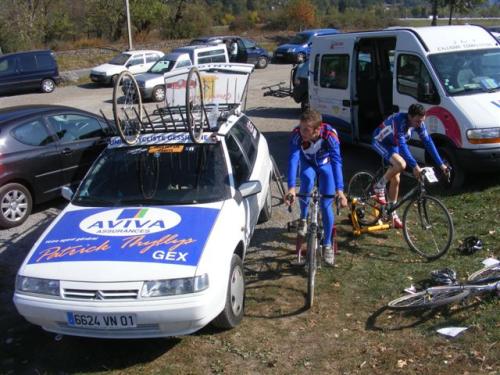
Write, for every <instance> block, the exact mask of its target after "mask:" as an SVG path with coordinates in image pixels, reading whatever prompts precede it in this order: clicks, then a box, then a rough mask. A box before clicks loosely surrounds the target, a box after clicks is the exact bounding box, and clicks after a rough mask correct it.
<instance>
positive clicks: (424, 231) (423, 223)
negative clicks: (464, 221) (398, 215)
mask: <svg viewBox="0 0 500 375" xmlns="http://www.w3.org/2000/svg"><path fill="white" fill-rule="evenodd" d="M453 232H454V230H453V221H452V220H451V216H450V213H449V212H448V210H447V209H446V207H445V206H444V204H443V203H441V201H440V200H439V199H437V198H434V197H432V196H429V195H423V196H422V197H420V198H417V199H414V200H413V201H411V202H410V203H409V204H408V206H406V208H405V211H404V214H403V235H404V238H405V240H406V242H407V243H408V245H409V246H410V249H411V250H413V251H414V252H416V253H417V254H419V255H421V256H422V257H424V258H426V259H427V260H434V259H437V258H439V257H441V256H443V255H444V254H445V253H446V252H447V251H448V249H449V248H450V245H451V242H452V240H453Z"/></svg>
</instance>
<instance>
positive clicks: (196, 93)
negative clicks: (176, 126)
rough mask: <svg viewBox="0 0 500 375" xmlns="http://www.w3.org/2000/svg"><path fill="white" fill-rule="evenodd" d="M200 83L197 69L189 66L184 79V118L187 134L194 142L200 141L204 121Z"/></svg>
mask: <svg viewBox="0 0 500 375" xmlns="http://www.w3.org/2000/svg"><path fill="white" fill-rule="evenodd" d="M202 84H203V83H202V81H201V77H200V72H199V71H198V69H196V68H191V70H190V71H189V73H188V76H187V81H186V119H187V125H188V130H189V135H190V136H191V140H192V141H193V142H195V143H199V142H200V141H201V139H202V136H203V125H204V124H205V121H206V118H205V117H206V116H205V108H204V105H203V87H202Z"/></svg>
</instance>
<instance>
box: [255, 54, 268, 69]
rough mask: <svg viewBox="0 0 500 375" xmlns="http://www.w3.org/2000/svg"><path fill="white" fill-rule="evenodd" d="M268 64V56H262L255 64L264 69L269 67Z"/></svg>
mask: <svg viewBox="0 0 500 375" xmlns="http://www.w3.org/2000/svg"><path fill="white" fill-rule="evenodd" d="M267 64H269V60H268V59H267V57H265V56H260V57H259V58H258V59H257V63H256V64H255V66H256V67H257V69H264V68H266V67H267Z"/></svg>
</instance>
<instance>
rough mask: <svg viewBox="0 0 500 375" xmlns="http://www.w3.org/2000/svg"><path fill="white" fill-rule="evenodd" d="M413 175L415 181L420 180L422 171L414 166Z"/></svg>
mask: <svg viewBox="0 0 500 375" xmlns="http://www.w3.org/2000/svg"><path fill="white" fill-rule="evenodd" d="M413 175H414V176H415V178H416V179H417V180H420V177H421V175H422V169H421V168H420V167H419V166H418V165H416V166H415V168H413Z"/></svg>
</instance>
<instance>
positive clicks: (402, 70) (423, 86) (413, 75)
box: [397, 54, 439, 104]
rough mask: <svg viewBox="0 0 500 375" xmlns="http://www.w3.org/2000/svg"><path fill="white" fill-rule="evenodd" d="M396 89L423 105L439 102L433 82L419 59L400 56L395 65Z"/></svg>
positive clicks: (405, 55) (411, 56)
mask: <svg viewBox="0 0 500 375" xmlns="http://www.w3.org/2000/svg"><path fill="white" fill-rule="evenodd" d="M397 89H398V92H400V93H401V94H405V95H409V96H412V97H413V98H415V99H417V100H418V101H421V102H423V103H430V104H436V103H437V102H439V95H438V94H437V90H436V87H435V86H434V82H433V81H432V78H431V76H430V74H429V72H428V70H427V68H426V67H425V65H424V63H423V62H422V60H421V59H420V57H418V56H415V55H409V54H408V55H407V54H401V55H399V57H398V65H397Z"/></svg>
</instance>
